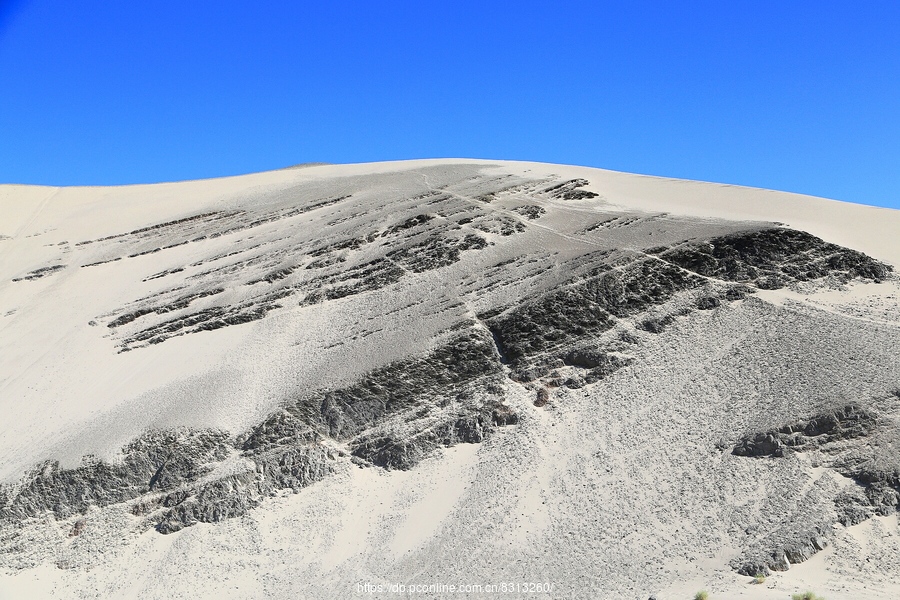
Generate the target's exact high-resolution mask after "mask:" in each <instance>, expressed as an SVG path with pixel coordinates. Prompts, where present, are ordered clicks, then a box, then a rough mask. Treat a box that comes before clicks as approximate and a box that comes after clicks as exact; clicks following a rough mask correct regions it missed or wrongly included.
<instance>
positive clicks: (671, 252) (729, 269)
mask: <svg viewBox="0 0 900 600" xmlns="http://www.w3.org/2000/svg"><path fill="white" fill-rule="evenodd" d="M649 252H650V253H652V254H656V255H658V256H659V257H660V258H662V259H664V260H666V261H668V262H671V263H673V264H676V265H679V266H682V267H684V268H685V269H689V270H691V271H693V272H695V273H699V274H700V275H703V276H705V277H714V278H716V279H723V280H726V281H740V282H752V283H754V284H755V285H756V286H757V287H760V288H763V289H774V288H779V287H784V286H785V285H787V284H788V283H790V282H794V281H809V280H813V279H821V278H823V277H827V276H833V277H837V278H839V279H841V280H843V281H849V280H850V279H852V278H854V277H863V278H867V279H875V280H879V279H883V278H884V277H886V276H887V275H888V273H890V271H891V268H890V267H889V266H888V265H884V264H882V263H880V262H878V261H876V260H873V259H872V258H870V257H868V256H866V255H865V254H862V253H861V252H857V251H855V250H850V249H848V248H842V247H840V246H836V245H834V244H829V243H826V242H823V241H822V240H821V239H819V238H817V237H815V236H813V235H810V234H808V233H806V232H803V231H793V230H790V229H780V228H773V229H763V230H760V231H756V232H751V233H742V234H736V235H728V236H723V237H719V238H715V239H712V240H709V241H708V242H705V243H701V244H690V245H685V246H676V247H674V248H654V249H652V250H649Z"/></svg>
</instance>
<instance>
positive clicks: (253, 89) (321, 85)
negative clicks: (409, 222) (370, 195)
mask: <svg viewBox="0 0 900 600" xmlns="http://www.w3.org/2000/svg"><path fill="white" fill-rule="evenodd" d="M429 157H473V158H508V159H522V160H537V161H546V162H557V163H569V164H579V165H589V166H597V167H604V168H609V169H617V170H623V171H633V172H639V173H650V174H654V175H664V176H672V177H685V178H690V179H701V180H708V181H720V182H728V183H737V184H743V185H752V186H759V187H766V188H774V189H781V190H790V191H797V192H803V193H808V194H814V195H820V196H826V197H830V198H837V199H842V200H849V201H853V202H862V203H867V204H876V205H882V206H893V207H900V2H897V1H885V2H874V1H873V2H866V1H863V2H861V1H854V2H829V1H827V0H816V1H809V2H791V1H789V0H780V1H773V2H767V1H760V0H753V1H745V2H742V1H739V0H728V1H722V0H717V1H709V2H703V1H685V2H676V1H666V2H663V1H659V2H639V1H628V2H625V1H622V2H617V3H611V2H600V1H596V0H595V1H586V2H565V1H558V2H532V1H529V0H518V1H516V2H490V1H488V0H481V1H479V2H466V1H459V0H457V1H452V2H450V1H440V0H427V1H426V0H416V1H409V2H392V1H379V2H375V1H372V2H362V1H357V2H341V1H328V2H297V1H294V2H280V1H276V0H272V1H267V2H249V1H246V2H234V1H228V0H218V1H215V2H214V1H201V0H196V1H191V0H181V1H179V2H175V1H168V0H158V1H155V2H130V1H119V2H111V1H108V0H107V1H97V0H68V1H63V0H12V1H9V0H0V182H9V183H12V182H16V183H45V184H115V183H136V182H152V181H165V180H179V179H194V178H200V177H212V176H219V175H231V174H238V173H246V172H252V171H260V170H266V169H273V168H278V167H282V166H287V165H291V164H296V163H301V162H311V161H322V162H360V161H377V160H391V159H403V158H429Z"/></svg>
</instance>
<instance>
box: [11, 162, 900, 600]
mask: <svg viewBox="0 0 900 600" xmlns="http://www.w3.org/2000/svg"><path fill="white" fill-rule="evenodd" d="M629 178H630V179H629ZM629 182H630V185H629ZM698 190H699V191H698ZM648 191H650V192H652V194H653V197H648V196H647V192H648ZM717 192H718V193H720V196H721V201H720V203H719V204H718V205H715V206H712V207H710V200H709V198H710V197H715V195H716V193H717ZM691 194H697V198H698V200H697V201H696V202H694V203H693V204H692V203H691V200H690V196H691ZM772 194H776V193H773V192H765V191H762V190H744V189H740V188H731V187H725V186H715V185H713V184H697V183H693V182H675V181H669V182H666V181H664V180H654V179H650V178H644V177H640V176H628V175H624V174H616V173H609V172H604V171H599V170H594V169H582V168H575V167H562V166H555V165H537V164H528V163H505V162H499V163H480V162H477V161H418V162H411V163H384V164H376V165H350V166H341V167H339V166H316V167H310V168H306V169H302V170H285V171H278V172H272V173H262V174H257V175H250V176H245V177H238V178H230V179H224V180H214V181H209V182H185V183H180V184H163V185H154V186H131V187H123V188H93V189H91V188H72V189H44V188H21V187H18V188H17V187H10V188H8V189H6V190H4V194H3V201H4V206H6V204H7V203H9V204H10V205H11V206H16V210H15V211H10V213H9V214H10V216H9V218H8V219H4V223H3V224H2V227H3V228H4V229H3V231H2V232H0V233H3V234H4V235H5V236H6V237H5V239H3V240H2V241H0V278H2V279H0V303H2V304H0V313H2V315H3V316H2V317H0V319H2V320H0V327H2V337H0V346H2V352H3V355H4V357H9V358H8V359H5V360H4V364H3V371H2V372H0V401H2V408H3V411H4V414H5V415H6V416H7V418H6V419H5V421H4V423H2V424H0V428H2V432H3V435H2V443H0V469H2V476H3V479H4V484H3V487H2V489H0V491H2V495H0V530H2V532H3V533H2V537H0V546H2V550H3V552H2V554H0V562H2V565H3V567H4V569H5V570H6V571H7V573H8V575H7V576H6V578H5V579H3V580H0V582H2V584H0V585H8V586H20V587H22V586H24V587H23V588H22V589H25V588H27V587H28V586H42V585H43V586H50V587H52V586H53V585H57V583H58V584H59V585H61V586H62V587H58V588H56V591H55V592H54V591H53V590H51V589H50V587H48V588H45V591H46V592H47V593H48V594H52V593H56V594H62V595H65V593H76V594H87V593H88V592H89V590H91V589H100V590H101V592H102V593H105V594H106V595H111V596H124V595H127V593H133V594H139V595H141V596H142V597H145V596H150V597H153V595H154V594H156V595H158V596H160V597H166V596H172V595H173V594H175V593H180V592H179V590H181V591H182V592H184V593H187V590H199V591H197V593H200V594H208V595H222V594H225V595H226V596H227V595H229V594H234V595H243V596H246V595H247V594H248V593H249V594H250V595H253V594H259V595H263V596H267V597H271V596H284V597H288V596H291V597H296V596H297V595H298V594H299V595H300V596H302V597H316V596H321V597H335V596H337V597H344V596H346V597H350V596H353V595H354V594H355V593H356V591H357V590H356V587H355V586H356V584H357V582H373V581H374V582H376V583H380V584H385V585H386V584H388V583H391V582H398V583H399V582H407V581H411V580H413V579H415V578H421V579H424V580H429V581H430V582H432V583H441V582H450V581H451V580H453V581H455V582H456V583H460V582H462V581H463V580H466V581H468V580H469V579H471V581H470V582H469V583H475V582H476V579H477V581H478V582H480V583H484V582H501V581H506V580H509V579H510V578H512V579H515V580H522V581H526V580H527V581H531V582H533V583H534V582H543V583H552V584H553V586H554V587H553V589H552V590H549V591H548V590H547V589H543V588H542V589H541V590H538V591H540V592H541V594H543V595H545V596H550V597H582V596H584V597H586V596H599V597H604V596H606V595H609V594H613V593H622V592H628V593H631V594H638V593H640V594H643V593H650V592H654V591H662V592H663V593H665V592H666V591H667V590H668V591H670V592H672V593H676V592H679V590H680V588H679V586H685V585H689V584H690V585H692V584H693V582H695V581H696V582H698V584H699V585H700V587H703V586H704V585H706V586H708V587H709V586H713V587H714V586H719V588H720V589H721V590H729V592H730V593H732V594H733V595H734V594H737V593H749V594H751V595H753V594H756V597H766V596H765V594H766V593H767V592H766V591H765V590H763V589H762V588H760V589H754V590H751V591H749V592H747V590H743V591H741V590H742V588H740V587H735V586H739V583H738V582H739V581H740V576H739V574H741V575H744V576H747V575H756V574H758V573H771V572H773V571H775V572H779V571H785V570H786V569H788V568H789V567H790V566H791V565H792V564H797V563H800V562H805V561H807V560H809V559H810V558H813V557H814V558H815V559H816V560H818V561H819V562H823V561H826V560H827V561H830V562H828V563H827V564H826V565H825V566H819V567H816V568H820V569H823V570H824V571H823V572H824V573H826V574H827V577H834V580H833V581H832V583H833V585H834V586H837V585H838V583H839V582H844V584H846V582H847V581H849V582H850V585H851V587H853V586H856V587H853V589H855V590H857V591H858V590H859V589H867V588H866V586H867V585H869V584H871V582H872V581H873V580H872V577H873V575H871V574H869V573H867V572H866V570H865V569H862V568H859V569H856V571H853V570H852V569H850V568H849V567H848V565H849V564H851V563H850V562H848V561H850V560H851V559H847V558H840V557H846V556H848V552H849V551H848V550H847V549H846V546H847V544H848V543H849V542H848V540H850V539H856V538H854V537H853V536H854V535H856V536H857V537H859V533H858V532H859V531H861V529H860V528H863V527H869V528H871V527H873V525H872V523H875V524H876V525H877V526H879V527H882V526H883V525H880V524H881V523H882V522H883V521H884V520H885V519H891V518H894V522H893V523H894V524H893V525H892V527H894V529H896V522H895V517H893V515H894V514H895V511H896V508H897V506H898V500H900V480H898V478H897V473H898V472H900V456H898V448H900V439H898V438H897V431H898V430H900V429H898V427H900V396H898V392H897V390H898V388H900V361H898V360H897V358H896V348H897V347H898V342H900V316H898V315H900V311H898V310H897V304H898V303H897V292H898V285H897V278H896V275H895V274H894V270H893V263H894V262H895V261H896V260H897V259H898V257H900V247H898V246H896V244H894V245H892V244H891V243H890V241H885V240H887V238H886V237H884V236H883V235H881V233H879V232H882V230H885V229H887V230H890V228H891V227H895V228H896V229H895V231H900V217H898V214H897V213H896V212H890V211H887V212H878V213H877V215H876V214H875V213H873V212H872V211H873V210H874V209H867V208H864V207H852V206H849V205H839V204H838V203H831V202H829V201H823V200H817V199H805V198H802V197H796V196H793V195H789V194H781V195H777V194H776V199H777V200H779V201H780V204H779V203H778V202H775V203H773V202H772ZM686 196H687V197H686ZM10 198H12V199H13V200H12V201H11V200H10ZM667 198H668V204H666V202H667ZM15 199H20V202H19V203H16V202H15ZM835 206H837V207H835ZM651 207H652V208H666V207H668V208H670V209H671V210H653V211H650V210H648V208H651ZM836 214H840V215H846V216H848V217H849V216H852V217H855V218H856V221H851V220H847V221H846V223H845V229H848V230H853V231H850V232H849V233H847V232H844V233H841V234H840V235H839V236H837V237H839V238H840V240H839V241H841V242H843V243H845V244H846V243H847V241H848V240H849V241H851V242H852V241H854V240H856V239H861V240H865V239H868V238H866V235H865V233H864V232H863V233H860V232H859V231H856V230H858V229H864V228H866V227H870V228H871V231H872V232H873V236H872V239H873V240H874V241H870V242H869V243H868V246H867V244H866V243H865V242H861V243H860V244H859V247H848V246H846V245H838V244H835V243H833V242H832V241H831V240H828V239H823V238H822V237H820V236H821V235H822V234H823V233H827V232H830V231H833V230H834V229H835V224H834V223H833V222H832V219H833V218H834V217H833V215H836ZM729 215H731V216H732V217H734V218H728V217H729ZM748 217H753V218H748ZM792 221H796V223H797V224H799V225H802V227H803V228H802V229H800V228H796V227H791V225H793V224H794V223H793V222H792ZM854 228H855V229H854ZM860 248H862V249H864V250H868V251H869V252H872V255H869V254H865V253H863V252H862V251H860ZM290 492H299V493H298V494H297V495H296V496H285V494H286V493H290ZM238 517H240V518H238ZM351 522H352V523H355V525H353V526H352V527H350V526H349V525H347V524H348V523H351ZM348 527H350V529H348ZM889 527H890V526H889ZM854 528H856V529H854ZM867 536H868V537H865V540H866V543H865V544H861V545H860V544H857V546H858V548H856V549H855V550H854V552H856V553H857V555H859V554H860V553H861V552H866V551H869V550H868V549H869V548H870V547H871V548H881V549H883V548H886V547H889V544H892V543H895V544H896V543H900V542H898V540H900V536H898V535H897V532H896V531H892V530H889V531H887V532H880V533H878V532H877V531H876V532H875V533H872V532H870V533H869V534H867ZM172 539H177V540H178V541H176V542H171V541H167V540H172ZM292 539H294V540H296V539H304V540H307V542H305V543H304V544H303V545H300V544H297V543H296V541H293V542H292V541H291V540H292ZM841 544H844V546H841ZM885 544H888V546H885ZM209 545H212V547H215V548H217V550H216V552H214V553H212V555H210V554H209V553H208V552H206V551H205V550H204V547H206V546H209ZM301 546H302V547H301ZM109 548H116V549H117V550H116V551H115V552H114V553H108V552H104V550H108V549H109ZM149 548H156V549H157V550H154V552H156V554H155V555H154V556H156V558H154V559H152V560H151V564H150V565H149V567H147V568H144V567H139V564H142V563H141V561H142V560H143V559H142V558H139V557H141V556H143V555H144V554H145V553H146V552H148V549H149ZM835 548H841V549H842V550H841V553H838V552H837V551H836V550H834V549H835ZM248 553H249V555H251V556H254V557H256V558H255V559H254V560H255V561H256V562H253V561H250V563H248V562H247V561H246V560H244V558H245V557H246V556H247V555H248ZM111 554H114V555H115V556H111ZM814 555H815V556H814ZM212 556H214V557H215V558H214V561H215V562H216V563H217V565H218V567H213V566H211V565H210V564H209V560H211V557H212ZM262 556H265V557H266V558H265V560H262V559H261V557H262ZM823 557H824V558H823ZM260 561H262V562H260ZM842 561H843V562H842ZM810 562H814V561H810ZM870 562H871V561H870ZM286 563H287V564H291V565H292V569H293V570H289V569H287V568H286V567H285V566H284V564H286ZM176 564H177V565H178V569H177V571H178V573H179V575H178V576H173V575H172V574H171V572H169V568H168V567H172V566H174V565H176ZM279 565H280V566H279ZM51 567H52V569H55V571H52V574H48V573H50V572H48V571H47V569H50V568H51ZM800 568H802V567H798V568H796V569H793V570H792V571H791V573H793V572H796V571H799V569H800ZM897 568H898V566H897V565H896V564H894V563H891V562H890V561H889V560H887V559H885V560H883V561H882V564H881V570H882V572H887V573H890V572H892V571H891V569H897ZM135 569H140V570H141V571H142V572H144V573H145V574H144V575H142V577H141V578H140V579H139V580H134V579H131V578H124V579H123V578H122V577H120V576H119V574H122V573H131V572H133V571H134V570H135ZM222 569H225V570H226V571H227V572H229V573H232V572H233V573H234V579H233V580H232V581H231V584H233V585H231V586H230V587H229V586H226V585H225V583H224V580H222V579H221V578H218V577H217V576H216V572H217V571H221V570H222ZM848 569H849V575H848ZM896 572H897V573H898V574H900V570H898V571H896ZM98 573H105V574H106V575H98ZM146 573H149V575H147V574H146ZM263 575H265V578H266V583H265V585H263V584H262V583H261V582H262V580H261V579H260V578H261V577H262V576H263ZM295 576H296V577H301V576H302V577H301V578H302V580H303V582H304V584H303V586H300V584H299V583H298V581H296V580H295V579H296V577H295ZM792 576H793V575H792ZM827 577H826V579H825V581H831V580H828V579H827ZM848 578H849V579H848ZM745 579H746V578H745ZM820 579H821V578H820V577H819V576H818V575H816V576H815V577H813V578H812V580H820ZM781 581H782V582H783V585H784V586H789V585H793V584H794V583H795V582H794V580H792V579H790V578H789V577H788V576H787V575H785V576H784V577H783V579H782V580H781ZM163 582H164V583H163ZM832 583H829V585H831V584H832ZM229 585H230V584H229ZM774 585H776V586H777V585H781V584H779V583H778V581H776V583H775V584H774ZM882 587H883V586H882ZM10 589H12V588H10ZM17 589H18V588H17ZM35 589H36V588H35ZM685 589H687V588H685ZM785 589H786V588H785ZM834 589H835V590H836V589H837V588H836V587H835V588H834ZM884 589H885V590H887V591H885V594H889V593H891V591H890V590H888V588H884ZM72 590H75V591H74V592H73V591H72ZM735 590H738V591H737V592H736V591H735ZM768 591H770V592H772V593H775V591H774V590H768ZM469 592H470V593H471V594H476V593H477V592H476V591H474V590H469ZM835 593H838V592H837V591H835ZM840 593H843V592H840ZM879 593H880V592H879ZM438 595H439V594H438ZM539 595H540V594H539ZM848 597H849V596H848ZM873 597H877V595H876V596H873ZM884 597H890V596H888V595H885V596H884Z"/></svg>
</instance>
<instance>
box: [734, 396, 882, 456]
mask: <svg viewBox="0 0 900 600" xmlns="http://www.w3.org/2000/svg"><path fill="white" fill-rule="evenodd" d="M876 425H877V421H876V417H875V415H873V414H872V413H871V412H870V411H867V410H866V409H864V408H862V407H859V406H857V405H854V404H848V405H847V406H844V407H841V408H839V409H837V410H835V411H834V412H832V413H828V414H824V415H818V416H815V417H812V418H811V419H809V420H807V421H799V422H797V423H793V424H791V425H785V426H784V427H781V428H780V429H778V430H775V431H767V432H764V433H756V434H753V435H752V436H748V437H745V438H744V439H742V440H741V441H740V442H739V443H738V444H737V445H736V446H735V447H734V450H733V451H732V454H735V455H736V456H784V453H785V451H786V450H788V449H790V450H797V451H803V450H809V449H811V448H817V447H819V446H822V445H824V444H830V443H834V442H838V441H841V440H852V439H854V438H858V437H862V436H866V435H870V434H871V433H872V431H874V429H875V427H876Z"/></svg>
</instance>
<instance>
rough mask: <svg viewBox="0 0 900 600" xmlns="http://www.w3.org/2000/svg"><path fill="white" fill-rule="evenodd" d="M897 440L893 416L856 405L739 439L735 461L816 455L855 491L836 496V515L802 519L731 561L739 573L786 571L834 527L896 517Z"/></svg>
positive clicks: (899, 493)
mask: <svg viewBox="0 0 900 600" xmlns="http://www.w3.org/2000/svg"><path fill="white" fill-rule="evenodd" d="M898 440H900V437H898V423H897V420H896V415H887V414H882V415H879V414H876V413H875V412H874V411H873V410H872V409H867V408H864V407H862V406H860V405H858V404H848V405H846V406H843V407H839V408H836V409H834V410H832V411H828V412H826V413H823V414H819V415H815V416H813V417H810V418H809V419H803V420H800V421H797V422H795V423H791V424H788V425H784V426H782V427H780V428H778V429H774V430H770V431H765V432H760V433H752V434H749V435H746V436H744V437H743V438H742V439H741V440H739V441H738V443H737V444H736V445H735V446H734V448H733V449H732V454H734V455H736V456H744V457H757V458H764V457H774V458H776V459H784V458H785V457H786V456H789V455H790V454H792V453H805V452H818V453H819V454H820V455H821V456H823V457H824V461H823V462H824V464H825V465H826V466H828V467H830V468H832V469H834V470H835V471H837V472H838V473H840V474H841V475H843V476H844V477H848V478H850V479H852V480H853V481H854V482H855V483H856V484H857V486H858V487H855V488H852V489H850V490H847V491H843V492H841V493H839V494H837V495H836V496H835V498H834V509H835V510H834V514H833V515H821V514H820V515H818V517H817V518H818V519H820V521H819V522H818V523H811V522H810V515H804V517H803V518H802V519H798V520H797V522H796V523H794V524H792V525H790V526H788V527H787V528H785V529H779V530H776V531H774V532H773V533H771V534H769V535H768V536H767V537H766V538H763V539H759V540H756V542H755V544H754V545H753V546H752V547H750V548H747V549H746V550H745V552H744V553H742V555H741V556H740V557H739V558H738V559H737V560H736V561H735V563H734V564H735V567H736V569H737V570H738V572H740V573H742V574H745V575H755V574H757V573H767V572H768V571H769V570H770V569H771V570H784V569H786V568H788V567H789V566H790V565H791V564H796V563H798V562H803V561H805V560H807V559H808V558H809V557H810V556H812V555H813V554H815V553H816V552H818V551H820V550H823V549H824V548H825V547H826V546H827V545H828V538H829V535H830V533H831V530H832V524H833V523H834V522H839V523H841V524H842V525H845V526H849V525H855V524H857V523H860V522H862V521H864V520H866V519H868V518H870V517H872V516H873V515H875V514H879V515H888V514H892V513H894V512H895V511H896V510H897V509H898V508H900V477H898V473H900V455H898V454H897V453H896V451H895V450H894V449H893V448H894V444H895V442H896V441H898ZM885 442H887V443H885Z"/></svg>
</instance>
